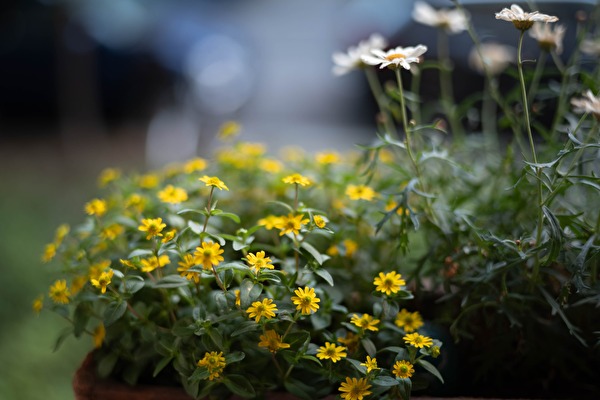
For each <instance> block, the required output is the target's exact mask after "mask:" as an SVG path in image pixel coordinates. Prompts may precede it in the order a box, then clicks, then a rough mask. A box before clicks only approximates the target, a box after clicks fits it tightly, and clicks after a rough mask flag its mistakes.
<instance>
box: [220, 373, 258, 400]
mask: <svg viewBox="0 0 600 400" xmlns="http://www.w3.org/2000/svg"><path fill="white" fill-rule="evenodd" d="M223 383H224V384H225V386H227V388H228V389H229V390H231V391H232V392H233V393H234V394H237V395H238V396H241V397H243V398H246V399H251V398H253V397H255V396H256V392H255V391H254V386H252V384H251V383H250V381H249V380H248V379H247V378H246V377H244V376H243V375H233V374H231V375H227V376H226V377H225V379H223Z"/></svg>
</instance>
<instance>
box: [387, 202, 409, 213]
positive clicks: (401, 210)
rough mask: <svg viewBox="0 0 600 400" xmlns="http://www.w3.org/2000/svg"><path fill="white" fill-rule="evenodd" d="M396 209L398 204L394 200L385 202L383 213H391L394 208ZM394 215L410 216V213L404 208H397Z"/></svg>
mask: <svg viewBox="0 0 600 400" xmlns="http://www.w3.org/2000/svg"><path fill="white" fill-rule="evenodd" d="M396 207H398V203H396V202H395V201H394V200H390V201H388V202H387V204H386V205H385V211H388V212H389V211H392V210H393V209H394V208H396ZM396 214H398V215H402V214H404V215H408V214H410V211H408V209H407V208H404V207H398V208H396Z"/></svg>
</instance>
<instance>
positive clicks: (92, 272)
mask: <svg viewBox="0 0 600 400" xmlns="http://www.w3.org/2000/svg"><path fill="white" fill-rule="evenodd" d="M109 267H110V260H102V261H98V262H96V263H94V264H92V265H90V267H89V272H88V275H89V277H90V279H92V278H94V279H98V277H99V276H100V274H101V273H103V272H105V271H107V270H108V269H109Z"/></svg>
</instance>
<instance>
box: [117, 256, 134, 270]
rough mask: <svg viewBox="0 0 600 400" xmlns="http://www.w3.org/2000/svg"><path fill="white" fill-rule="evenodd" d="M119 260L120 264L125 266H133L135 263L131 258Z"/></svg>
mask: <svg viewBox="0 0 600 400" xmlns="http://www.w3.org/2000/svg"><path fill="white" fill-rule="evenodd" d="M119 262H120V263H121V265H122V266H124V267H127V268H135V265H134V264H133V262H132V261H131V260H124V259H122V258H119Z"/></svg>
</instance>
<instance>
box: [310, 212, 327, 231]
mask: <svg viewBox="0 0 600 400" xmlns="http://www.w3.org/2000/svg"><path fill="white" fill-rule="evenodd" d="M313 222H314V223H315V225H316V226H317V228H320V229H323V228H325V225H327V221H326V220H325V218H324V217H323V216H322V215H315V216H314V217H313Z"/></svg>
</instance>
